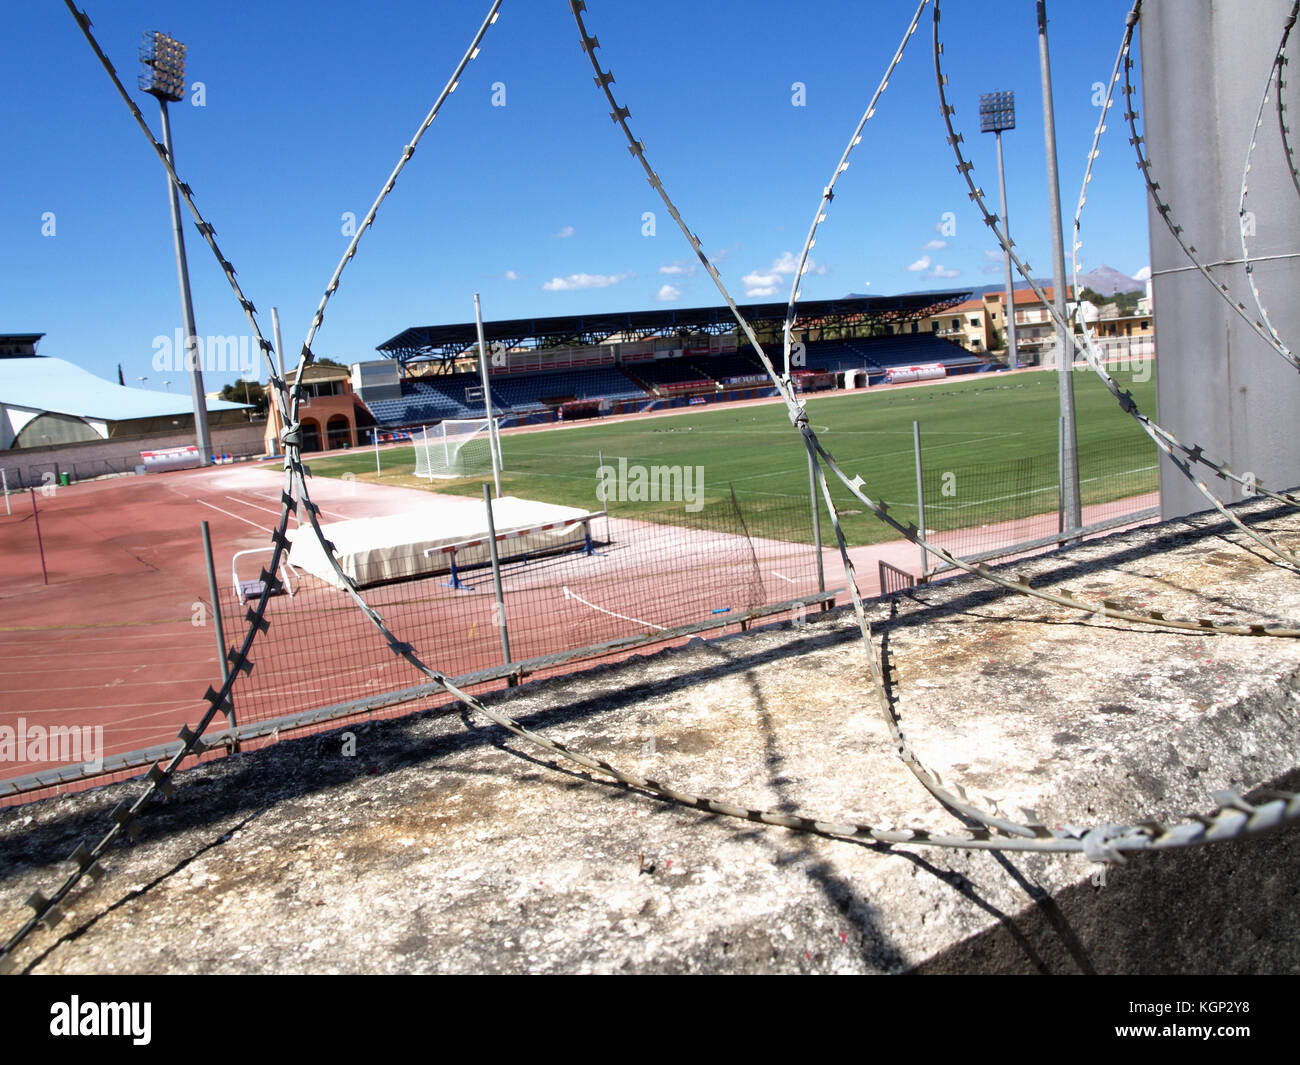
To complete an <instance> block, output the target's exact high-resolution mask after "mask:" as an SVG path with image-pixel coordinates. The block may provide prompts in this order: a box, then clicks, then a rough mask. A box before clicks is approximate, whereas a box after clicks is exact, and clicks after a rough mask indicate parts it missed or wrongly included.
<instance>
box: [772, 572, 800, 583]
mask: <svg viewBox="0 0 1300 1065" xmlns="http://www.w3.org/2000/svg"><path fill="white" fill-rule="evenodd" d="M772 576H773V577H780V578H781V579H782V580H783V581H789V582H790V583H791V584H798V583H799V582H798V581H796V580H795V579H794V578H793V577H787V576H786V575H785V574H784V573H777V572H776V570H772Z"/></svg>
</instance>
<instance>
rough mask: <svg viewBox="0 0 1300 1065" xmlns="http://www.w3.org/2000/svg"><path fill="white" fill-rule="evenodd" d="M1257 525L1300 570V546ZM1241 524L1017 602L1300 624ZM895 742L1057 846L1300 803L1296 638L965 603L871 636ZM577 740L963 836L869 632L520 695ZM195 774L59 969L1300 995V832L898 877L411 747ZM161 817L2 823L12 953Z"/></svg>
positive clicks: (760, 835) (984, 858) (612, 791)
mask: <svg viewBox="0 0 1300 1065" xmlns="http://www.w3.org/2000/svg"><path fill="white" fill-rule="evenodd" d="M1240 509H1241V513H1242V514H1243V516H1244V517H1246V518H1247V519H1248V520H1250V521H1252V522H1255V523H1257V524H1258V525H1259V527H1261V528H1264V529H1267V530H1269V531H1271V532H1272V533H1274V534H1275V535H1277V536H1279V537H1280V538H1281V539H1282V540H1283V541H1284V542H1288V543H1291V544H1295V543H1296V542H1297V541H1300V516H1298V515H1296V514H1294V513H1289V512H1286V511H1284V510H1282V509H1280V508H1276V507H1273V506H1272V505H1271V504H1267V503H1262V502H1254V503H1251V504H1249V505H1245V506H1243V507H1242V508H1240ZM1230 530H1231V527H1230V526H1228V525H1227V524H1226V523H1223V522H1221V521H1219V520H1217V519H1216V518H1212V517H1200V518H1196V519H1193V520H1191V521H1190V522H1172V523H1167V524H1164V525H1158V526H1150V527H1146V528H1143V529H1139V530H1135V531H1132V532H1129V533H1126V534H1122V535H1119V536H1114V537H1111V538H1108V539H1105V540H1100V541H1095V542H1092V543H1089V544H1086V545H1082V546H1079V547H1075V548H1072V549H1070V550H1068V551H1063V552H1059V553H1057V554H1054V555H1052V556H1048V557H1044V558H1040V559H1037V560H1035V561H1033V562H1029V563H1017V564H1016V565H1015V569H1016V571H1017V572H1021V573H1024V574H1026V575H1029V576H1030V577H1031V578H1032V580H1033V582H1034V583H1035V585H1044V586H1049V587H1057V588H1059V587H1069V588H1072V589H1074V590H1076V591H1078V592H1080V593H1086V594H1095V595H1102V594H1104V595H1106V596H1107V597H1109V598H1111V599H1115V600H1117V601H1119V602H1120V603H1122V604H1125V605H1135V606H1144V607H1152V608H1155V609H1159V610H1163V611H1164V612H1165V613H1166V614H1168V615H1169V616H1185V617H1191V618H1197V617H1202V616H1205V617H1212V618H1216V619H1220V620H1224V621H1228V620H1234V619H1245V618H1249V619H1251V620H1255V619H1262V620H1266V621H1277V622H1284V621H1287V622H1291V623H1292V624H1294V623H1296V622H1297V621H1300V578H1297V576H1296V575H1295V574H1293V573H1291V572H1290V571H1288V570H1287V569H1285V568H1284V567H1282V566H1279V565H1276V564H1274V563H1272V562H1270V561H1269V560H1268V559H1267V558H1266V557H1264V555H1263V553H1262V552H1260V551H1258V550H1255V549H1254V547H1253V545H1251V546H1250V547H1243V546H1242V544H1241V542H1237V541H1243V542H1244V538H1243V537H1240V535H1239V534H1235V533H1233V532H1231V531H1230ZM871 609H872V613H873V621H874V622H875V624H876V626H877V627H876V636H877V638H878V639H880V638H883V639H885V640H886V642H887V647H888V651H889V654H890V657H891V660H892V669H891V683H892V686H893V689H894V694H895V696H896V698H897V705H898V708H899V712H900V714H901V715H902V720H903V723H904V727H905V729H906V731H907V733H908V735H909V737H910V739H911V741H912V743H913V746H914V748H915V750H916V752H917V753H918V755H919V756H920V757H921V758H922V760H924V761H926V762H927V763H928V764H929V765H931V766H932V767H933V768H934V769H936V770H938V771H939V772H940V773H941V774H942V775H943V777H944V779H945V780H947V781H950V782H955V783H959V784H962V785H963V786H965V787H966V788H967V789H968V790H969V791H971V792H972V793H974V794H980V795H989V796H993V797H995V798H996V799H997V800H998V801H999V802H1000V803H1001V804H1002V805H1003V807H1004V808H1005V809H1007V810H1008V811H1016V810H1018V808H1020V807H1031V808H1033V809H1034V810H1036V812H1037V813H1038V815H1039V817H1040V818H1042V819H1043V820H1045V821H1046V822H1047V823H1048V824H1067V823H1068V824H1099V823H1105V822H1131V821H1136V820H1141V819H1144V818H1172V817H1176V816H1178V815H1179V814H1181V813H1184V812H1187V811H1194V810H1195V811H1203V812H1208V811H1209V810H1211V809H1212V808H1213V807H1214V805H1215V804H1214V800H1213V798H1212V796H1213V793H1214V792H1216V791H1218V790H1220V789H1224V788H1229V787H1238V788H1242V789H1252V788H1259V787H1267V786H1270V785H1271V786H1289V787H1290V788H1292V789H1294V788H1297V787H1300V773H1298V772H1297V765H1298V761H1297V757H1296V755H1297V751H1300V720H1298V718H1300V714H1297V710H1298V709H1300V695H1298V694H1297V676H1300V641H1294V640H1283V639H1268V638H1259V637H1232V636H1212V635H1202V634H1200V633H1190V634H1184V633H1175V632H1167V631H1160V630H1155V629H1152V628H1149V627H1144V626H1128V625H1124V624H1119V623H1114V622H1110V621H1105V620H1102V621H1100V622H1098V621H1097V620H1095V619H1091V618H1085V617H1083V616H1082V615H1080V614H1078V613H1077V612H1071V611H1066V610H1056V609H1054V608H1051V607H1050V606H1049V605H1047V604H1043V603H1041V602H1038V601H1034V600H1028V599H1025V598H1023V597H1019V596H1012V595H1007V594H1004V593H1002V592H1001V591H999V590H997V589H990V588H989V586H988V585H986V584H985V583H983V582H980V581H976V580H973V579H969V578H962V579H958V580H953V581H949V582H946V583H944V584H941V585H936V586H933V587H930V588H926V589H922V590H919V591H918V593H917V594H916V596H915V598H913V599H904V600H901V601H900V602H899V604H898V609H897V613H896V616H892V617H891V608H890V606H889V604H887V603H876V604H872V607H871ZM498 701H499V702H500V703H502V704H504V705H505V706H507V707H508V708H509V710H510V712H512V713H514V714H516V715H518V716H520V717H521V718H523V719H524V720H526V721H527V722H528V723H529V724H531V725H533V726H535V727H538V728H542V729H545V730H546V731H547V733H548V734H549V735H551V736H553V737H555V738H556V739H560V740H562V741H564V742H565V743H568V744H571V745H573V746H575V747H577V748H580V749H582V750H585V751H590V752H593V753H597V754H599V755H601V756H603V757H606V758H608V759H609V760H610V761H612V762H614V763H616V764H622V765H624V766H627V767H630V768H634V769H636V770H637V771H640V772H643V773H646V774H647V775H649V776H652V777H656V778H657V779H660V780H664V781H668V782H671V783H673V784H674V785H676V786H678V787H680V788H682V789H684V790H692V791H698V792H700V793H703V794H707V795H710V796H713V797H717V798H723V799H727V800H730V801H733V802H736V803H738V804H743V805H746V806H759V805H764V806H771V807H775V808H778V809H788V810H793V809H798V810H801V811H804V812H810V813H814V814H818V815H822V816H827V817H836V818H855V819H860V820H865V821H871V822H877V823H878V822H882V821H889V822H893V823H894V824H897V825H911V824H922V825H927V826H931V827H934V828H943V829H948V830H950V829H955V828H957V827H958V825H957V822H956V821H954V820H953V819H952V818H951V817H950V816H949V815H947V814H945V813H944V812H943V811H942V809H940V808H939V807H938V806H937V805H936V804H935V803H934V802H933V800H932V799H930V797H929V795H928V794H927V793H926V792H925V791H924V790H923V789H922V788H921V787H920V785H919V784H918V783H917V782H916V781H915V779H914V778H913V777H912V776H911V775H910V773H909V772H908V771H907V769H906V768H905V767H904V766H903V765H902V763H901V762H900V761H899V759H898V757H897V755H896V754H895V753H894V751H893V749H892V747H891V745H890V743H889V740H888V734H887V730H886V728H885V726H884V723H883V722H882V721H881V720H880V717H879V713H878V711H877V709H876V707H875V704H874V703H873V701H872V699H871V697H870V692H869V690H868V688H867V681H866V668H865V659H864V655H863V650H862V647H861V642H860V638H859V636H858V633H857V629H856V625H855V624H854V622H853V618H852V614H851V612H850V611H836V612H835V613H834V614H832V615H828V616H825V617H823V618H821V619H818V620H816V621H815V623H810V624H807V625H804V626H801V627H797V628H788V627H782V628H778V629H772V630H767V631H763V632H758V633H751V634H748V635H744V636H737V637H734V638H729V639H725V640H721V641H718V642H715V643H709V644H705V643H701V642H698V641H697V642H695V643H693V644H692V645H691V646H689V647H686V648H683V649H679V650H676V651H670V652H665V653H662V654H658V655H654V656H650V657H645V658H639V659H634V660H632V661H630V662H627V663H624V664H620V665H616V666H611V667H605V668H601V669H597V670H593V671H591V672H588V673H584V674H580V675H576V676H573V677H569V678H564V679H560V680H553V681H547V682H542V683H538V684H535V685H529V686H527V687H524V688H521V689H517V690H516V691H514V692H511V693H509V694H505V695H502V696H500V697H499V698H498ZM350 731H351V732H353V733H354V734H355V740H356V754H355V756H354V757H345V756H343V754H342V751H343V742H342V739H341V736H340V734H339V733H332V734H328V735H322V736H314V737H309V738H306V739H303V740H298V741H292V742H282V743H280V744H279V745H277V746H275V747H272V748H269V749H266V750H263V751H260V752H257V753H256V754H252V755H247V756H236V757H233V758H229V759H226V760H223V761H221V762H217V763H213V764H211V765H207V766H204V767H202V768H199V769H195V770H191V771H189V772H187V773H185V774H183V776H182V777H181V779H180V787H179V789H178V791H177V794H176V796H175V797H174V799H173V800H172V801H170V802H169V803H166V804H162V805H159V806H157V807H155V808H153V809H152V810H150V811H149V812H148V813H147V814H146V815H145V816H144V818H143V822H142V824H143V831H142V833H141V836H140V838H139V841H138V842H137V843H135V844H134V845H132V846H129V847H118V848H116V849H115V850H114V851H112V852H111V853H110V854H109V856H108V858H107V860H106V862H105V864H106V865H107V866H108V868H109V869H110V871H111V875H110V876H109V877H107V878H105V879H104V880H103V881H101V882H100V883H99V884H97V885H94V886H91V887H90V888H88V889H86V890H83V891H81V892H79V893H78V894H77V895H75V896H74V899H73V902H72V905H71V913H70V915H69V917H68V918H67V919H66V920H65V921H64V922H63V923H62V924H61V925H59V926H58V927H57V928H56V929H55V930H54V931H53V932H47V931H40V932H38V933H37V934H36V935H35V936H34V937H33V938H32V939H31V940H30V941H29V942H28V943H27V944H26V945H24V947H23V948H21V950H20V953H19V958H18V960H19V964H20V967H25V968H27V969H28V970H29V971H32V972H471V971H472V972H480V971H486V972H522V971H545V972H623V971H637V972H699V971H707V972H825V971H832V972H904V971H909V970H919V971H923V972H925V971H962V972H976V971H978V972H987V971H1028V972H1079V971H1083V972H1092V971H1096V972H1141V973H1170V972H1283V971H1288V972H1291V971H1296V970H1297V969H1300V886H1298V885H1300V879H1298V878H1297V870H1298V868H1300V832H1296V831H1284V832H1280V833H1277V834H1276V835H1273V836H1271V837H1267V838H1264V839H1260V840H1255V841H1246V842H1241V843H1232V844H1226V845H1219V846H1214V847H1208V848H1197V849H1193V850H1190V851H1183V852H1177V853H1166V854H1152V855H1142V856H1139V857H1137V858H1134V859H1131V860H1130V861H1129V862H1127V863H1126V864H1124V865H1122V866H1111V867H1107V868H1106V871H1105V882H1104V884H1102V883H1101V882H1100V877H1099V876H1098V875H1097V873H1098V870H1099V868H1100V867H1096V866H1091V865H1090V864H1089V863H1087V862H1086V861H1085V860H1084V859H1082V858H1080V857H1074V856H1066V857H1040V856H1024V855H1008V856H1000V855H992V854H987V853H964V852H953V851H943V850H935V849H930V848H921V847H899V848H894V849H892V850H891V849H886V848H881V847H871V846H861V845H856V844H852V843H845V842H840V841H834V840H829V839H822V838H815V837H809V836H804V835H799V834H795V833H792V832H788V831H785V830H782V829H775V828H766V827H762V826H759V825H755V824H753V823H749V822H744V821H735V820H731V819H728V818H722V817H713V816H707V815H703V814H701V813H699V812H697V811H694V810H689V809H684V808H681V807H678V806H675V805H673V804H670V803H667V802H664V801H661V800H658V799H656V798H653V797H649V796H646V795H641V794H637V793H634V792H630V791H628V790H627V789H624V788H621V787H617V786H614V785H611V784H609V783H605V782H602V781H598V780H593V779H590V778H589V777H588V776H587V775H585V774H583V773H580V772H577V771H576V769H575V767H572V766H561V767H559V768H558V769H557V768H555V767H552V766H551V765H549V764H548V763H547V762H546V761H545V760H544V759H543V758H542V757H541V756H540V755H539V754H538V753H537V752H535V751H533V750H531V749H529V748H527V747H525V746H524V745H523V744H522V743H521V742H520V741H517V740H515V739H514V738H512V737H510V736H509V735H507V734H506V733H504V732H502V731H501V730H499V729H496V728H495V727H491V726H488V725H487V723H486V722H481V721H471V722H469V724H468V727H467V725H466V724H465V723H463V722H462V721H461V720H460V719H459V718H457V717H437V716H434V715H432V714H427V713H426V714H419V715H415V716H412V717H408V718H404V719H400V720H392V721H385V722H379V723H374V724H369V725H360V726H354V727H353V728H352V729H351V730H350ZM138 793H139V784H138V783H137V784H131V783H124V784H117V785H113V786H110V787H107V788H103V789H99V790H97V791H93V792H88V793H83V794H80V795H75V796H70V797H60V798H56V799H52V800H48V801H44V802H40V803H35V804H31V805H28V806H25V807H19V808H15V809H8V810H4V811H0V936H7V935H8V934H9V933H10V932H12V931H13V930H14V929H15V928H17V927H18V925H19V924H20V923H21V921H22V920H23V919H25V917H26V915H27V912H28V911H27V910H26V909H25V907H24V906H23V904H22V900H23V899H25V898H26V897H27V896H28V894H30V892H31V891H33V890H35V889H37V888H40V889H43V890H45V891H47V892H48V891H49V890H51V889H52V888H53V887H54V886H55V885H56V884H57V882H58V880H59V879H60V878H61V877H62V875H63V873H64V872H65V870H66V869H67V865H66V863H63V862H58V861H53V862H52V861H51V858H52V857H54V856H58V857H62V856H65V855H67V854H68V853H70V852H71V851H72V849H73V848H74V847H75V845H76V843H77V842H78V841H79V840H81V839H83V838H90V839H92V840H93V839H97V838H98V837H99V835H100V834H101V833H102V832H103V831H104V829H105V827H106V825H107V824H108V812H109V810H111V809H112V807H113V806H114V805H115V804H116V803H117V802H118V801H120V800H121V799H122V798H125V797H131V796H134V795H137V794H138Z"/></svg>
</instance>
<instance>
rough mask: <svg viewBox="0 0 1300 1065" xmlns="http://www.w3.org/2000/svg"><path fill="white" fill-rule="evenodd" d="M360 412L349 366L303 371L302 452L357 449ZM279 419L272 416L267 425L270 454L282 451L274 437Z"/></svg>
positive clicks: (312, 367) (310, 367)
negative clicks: (358, 414)
mask: <svg viewBox="0 0 1300 1065" xmlns="http://www.w3.org/2000/svg"><path fill="white" fill-rule="evenodd" d="M358 409H361V410H364V408H363V407H361V405H360V401H359V400H358V399H357V397H356V396H355V395H354V394H353V392H352V375H351V373H350V371H349V370H348V368H347V367H346V366H320V365H317V364H315V363H313V364H312V365H311V366H308V367H307V368H306V369H304V370H303V374H302V402H301V403H300V404H299V406H298V418H299V420H300V421H301V423H302V450H303V451H304V452H307V451H332V450H334V449H336V448H344V447H356V446H357V443H358V439H357V413H358ZM277 420H278V419H276V418H275V417H272V418H270V419H269V420H268V422H267V425H268V429H270V433H268V438H267V441H266V446H267V450H268V452H279V451H280V441H279V439H278V436H274V435H272V434H274V433H275V432H276V431H277V430H275V429H274V428H271V427H273V426H274V425H275V423H276V422H277ZM367 420H368V419H367Z"/></svg>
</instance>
